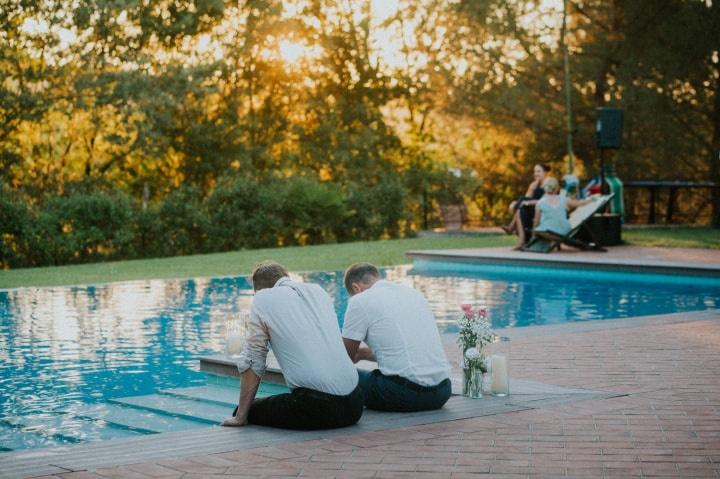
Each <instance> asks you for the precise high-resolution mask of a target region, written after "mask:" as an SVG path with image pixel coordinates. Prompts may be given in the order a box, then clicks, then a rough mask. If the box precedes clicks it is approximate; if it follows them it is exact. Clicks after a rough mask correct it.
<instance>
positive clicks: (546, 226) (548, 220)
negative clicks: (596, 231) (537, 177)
mask: <svg viewBox="0 0 720 479" xmlns="http://www.w3.org/2000/svg"><path fill="white" fill-rule="evenodd" d="M544 189H545V195H544V196H543V197H542V198H541V199H540V200H539V201H538V202H537V206H536V207H535V219H534V221H533V224H534V226H535V228H534V230H533V232H534V233H535V234H536V235H538V236H541V237H542V236H551V235H557V236H565V235H566V234H568V233H570V230H571V229H572V226H570V222H569V221H568V209H574V208H577V207H578V206H582V205H586V204H588V203H590V202H592V201H594V197H590V198H585V199H584V200H574V199H572V198H567V197H566V196H565V195H560V194H559V192H560V185H559V184H558V181H557V180H556V179H555V178H548V179H546V180H545V185H544Z"/></svg>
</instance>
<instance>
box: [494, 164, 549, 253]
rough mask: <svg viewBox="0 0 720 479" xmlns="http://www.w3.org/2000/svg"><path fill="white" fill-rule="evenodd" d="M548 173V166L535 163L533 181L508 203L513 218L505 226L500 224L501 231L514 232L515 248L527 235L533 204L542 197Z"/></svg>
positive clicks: (522, 242)
mask: <svg viewBox="0 0 720 479" xmlns="http://www.w3.org/2000/svg"><path fill="white" fill-rule="evenodd" d="M548 173H550V166H548V165H544V164H538V165H535V168H533V178H534V179H533V182H532V183H530V186H529V187H528V190H527V192H526V193H525V196H521V197H520V198H518V199H517V200H516V201H513V202H512V203H510V210H511V211H512V212H513V219H512V221H511V222H510V224H509V225H507V226H505V225H504V226H502V229H503V231H505V232H506V233H507V234H516V235H517V236H518V240H519V242H518V245H517V246H516V247H515V249H520V248H522V246H523V245H524V244H525V242H526V240H527V239H528V237H529V232H530V229H531V228H532V222H533V216H534V214H535V204H536V203H537V202H538V200H539V199H540V198H542V196H543V194H544V193H545V190H544V189H543V182H544V181H545V179H546V178H547V175H548Z"/></svg>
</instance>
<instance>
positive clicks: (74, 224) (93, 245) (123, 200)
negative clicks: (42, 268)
mask: <svg viewBox="0 0 720 479" xmlns="http://www.w3.org/2000/svg"><path fill="white" fill-rule="evenodd" d="M131 219H132V206H131V202H130V199H129V198H128V197H127V196H126V195H125V194H123V193H105V192H100V191H98V192H92V193H84V192H75V193H70V194H68V195H66V196H54V197H50V198H48V199H47V200H45V201H44V202H43V204H42V207H41V210H40V212H39V214H38V220H37V228H36V231H35V235H34V238H33V241H34V244H33V254H32V258H33V262H34V263H36V264H47V263H48V262H49V263H51V264H68V263H86V262H89V261H98V260H106V259H116V258H123V257H127V255H128V253H129V248H130V245H131V242H132V234H131V232H130V230H129V228H128V225H129V224H130V222H131Z"/></svg>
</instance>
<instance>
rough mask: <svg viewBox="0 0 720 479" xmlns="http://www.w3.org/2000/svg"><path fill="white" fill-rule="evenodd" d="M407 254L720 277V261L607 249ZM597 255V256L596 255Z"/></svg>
mask: <svg viewBox="0 0 720 479" xmlns="http://www.w3.org/2000/svg"><path fill="white" fill-rule="evenodd" d="M405 255H406V256H407V257H408V258H410V260H412V261H413V262H414V261H416V260H424V261H434V262H451V263H472V264H477V263H485V264H494V265H507V266H536V267H537V266H551V267H560V268H569V269H588V267H591V268H592V269H596V270H603V271H618V272H635V273H656V274H669V275H682V276H705V277H713V278H717V277H720V263H718V264H716V263H702V262H691V261H668V260H657V259H642V258H614V257H612V256H608V255H607V254H604V253H592V256H589V255H585V254H583V255H582V256H579V255H578V254H576V253H568V254H567V255H565V254H563V253H548V254H542V253H528V252H523V251H513V250H510V249H508V248H468V249H445V250H411V251H407V252H406V253H405ZM595 256H597V257H595Z"/></svg>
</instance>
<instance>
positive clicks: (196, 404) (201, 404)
mask: <svg viewBox="0 0 720 479" xmlns="http://www.w3.org/2000/svg"><path fill="white" fill-rule="evenodd" d="M108 402H109V403H112V404H119V405H122V406H126V407H131V408H136V409H144V410H146V411H151V412H153V413H156V414H161V415H162V414H164V415H168V416H175V417H179V418H182V419H185V420H188V421H198V422H201V423H205V424H206V425H207V424H219V423H220V422H222V421H223V420H224V419H227V418H228V417H229V416H230V414H231V413H232V409H231V408H229V407H228V406H224V405H220V404H217V403H211V402H207V401H198V400H195V399H186V398H183V397H179V396H171V395H168V394H149V395H146V396H130V397H124V398H117V399H110V400H109V401H108Z"/></svg>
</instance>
